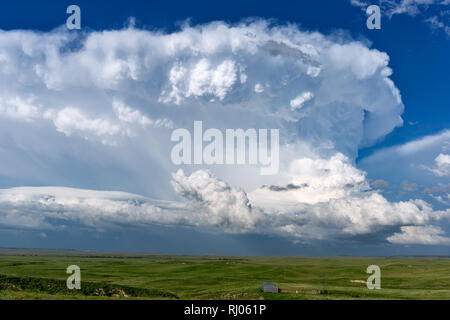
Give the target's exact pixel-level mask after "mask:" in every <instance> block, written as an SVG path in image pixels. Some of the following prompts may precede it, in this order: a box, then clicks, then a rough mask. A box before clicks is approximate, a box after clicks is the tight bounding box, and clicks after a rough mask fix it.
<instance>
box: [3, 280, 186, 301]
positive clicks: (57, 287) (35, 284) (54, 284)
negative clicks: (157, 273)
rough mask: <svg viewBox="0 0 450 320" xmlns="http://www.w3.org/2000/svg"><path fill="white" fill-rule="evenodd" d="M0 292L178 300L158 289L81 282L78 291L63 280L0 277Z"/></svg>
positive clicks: (171, 294)
mask: <svg viewBox="0 0 450 320" xmlns="http://www.w3.org/2000/svg"><path fill="white" fill-rule="evenodd" d="M0 290H13V291H34V292H40V293H48V294H53V295H54V294H69V295H70V294H79V295H84V296H100V297H125V298H127V297H142V298H164V299H179V298H178V296H176V295H175V294H173V293H171V292H167V291H162V290H158V289H147V288H135V287H129V286H122V285H112V284H107V283H101V282H86V281H82V282H81V289H80V290H69V289H67V285H66V281H65V280H56V279H47V278H31V277H11V276H6V275H0Z"/></svg>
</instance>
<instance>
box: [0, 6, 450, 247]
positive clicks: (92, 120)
mask: <svg viewBox="0 0 450 320" xmlns="http://www.w3.org/2000/svg"><path fill="white" fill-rule="evenodd" d="M447 2H448V1H445V0H436V1H433V0H418V1H405V0H401V1H400V0H399V1H394V2H392V1H389V2H388V1H384V0H377V1H374V2H373V3H375V4H378V5H380V7H381V10H382V22H381V30H369V29H367V28H366V19H367V16H366V15H365V12H364V9H365V8H366V7H367V5H368V3H365V2H364V1H350V0H348V1H347V0H345V1H344V0H342V1H325V0H323V1H277V2H276V3H274V2H273V1H245V2H243V1H227V2H222V3H214V4H212V3H211V2H209V1H189V2H173V1H164V2H161V3H157V2H143V1H133V0H130V1H114V2H112V3H109V2H106V1H105V2H103V1H77V2H76V3H75V2H71V1H58V2H57V3H55V1H40V2H39V3H37V2H35V1H15V2H8V3H4V4H2V5H1V10H0V21H1V23H0V29H2V30H3V31H2V34H1V39H0V70H1V75H0V77H1V78H0V83H2V86H3V89H2V90H0V125H1V128H2V129H1V130H0V188H3V189H2V190H1V193H0V230H1V232H0V246H5V247H45V248H48V247H49V248H76V249H88V250H120V251H157V252H168V253H218V254H220V253H226V254H255V255H257V254H299V255H301V254H306V255H329V254H350V255H352V254H354V255H371V254H373V255H390V254H448V252H449V251H448V249H449V245H450V225H449V217H450V209H449V204H450V179H449V176H450V155H449V153H450V134H449V131H448V130H450V115H449V112H447V108H448V103H449V101H450V90H448V87H449V86H448V83H449V81H448V80H449V74H450V73H449V72H450V61H449V59H448V56H449V53H450V33H449V27H448V26H450V11H449V10H450V5H449V4H448V3H447ZM70 4H77V5H79V6H80V8H81V12H82V20H81V24H82V28H81V30H80V31H73V30H72V31H67V30H65V26H64V24H65V20H66V18H67V16H68V15H67V14H66V13H65V10H66V8H67V6H68V5H70ZM243 34H245V36H242V35H243ZM269 45H270V48H271V49H270V50H271V52H272V53H270V54H268V52H269V51H268V50H269V49H267V48H268V46H269ZM286 48H288V49H286ZM289 50H291V51H289ZM295 50H297V51H295ZM294 51H295V52H296V53H295V54H300V56H304V55H305V54H306V55H308V56H309V58H310V59H312V60H315V62H314V63H315V64H314V63H313V64H311V63H310V62H308V61H310V60H305V61H300V62H299V61H296V60H295V59H293V58H292V56H289V52H291V53H290V54H291V55H292V52H294ZM274 52H275V53H274ZM318 65H319V66H320V67H319V69H320V70H319V73H318V74H315V72H316V71H314V70H315V69H314V68H316V67H317V66H318ZM297 68H298V69H297ZM391 71H392V74H391ZM205 77H206V78H205ZM386 79H388V80H386ZM205 81H206V82H205ZM280 83H283V85H280ZM304 93H309V94H310V95H311V97H313V98H311V100H310V101H306V102H305V103H302V104H300V107H299V108H298V110H297V109H296V108H294V107H292V105H293V104H292V103H293V101H294V100H295V99H296V98H298V97H300V96H301V95H302V94H304ZM289 103H290V106H291V107H289ZM194 120H202V121H203V122H204V123H205V125H206V126H208V127H213V128H219V129H223V130H224V129H226V128H241V127H242V128H275V127H276V128H279V129H280V137H281V146H280V160H281V166H280V172H279V174H277V175H275V176H267V177H264V176H260V175H259V174H258V173H257V172H259V171H258V170H257V168H256V169H255V168H253V167H247V166H245V167H239V166H223V165H222V166H221V165H215V166H205V165H200V166H195V165H186V166H181V167H179V166H175V165H173V163H171V161H170V147H171V142H170V139H169V138H170V133H171V132H172V131H173V130H174V129H176V128H188V129H189V128H191V127H192V125H193V121H194ZM179 169H181V170H182V171H178V170H179ZM289 185H293V186H295V188H291V189H290V188H289V187H288V186H289ZM268 186H269V187H268ZM270 186H272V187H273V188H271V187H270ZM301 186H303V187H301ZM274 187H277V188H274ZM280 188H284V189H282V190H284V191H279V190H281V189H280ZM89 190H96V191H97V192H95V191H89ZM276 190H278V191H276ZM112 191H117V192H116V193H115V192H112Z"/></svg>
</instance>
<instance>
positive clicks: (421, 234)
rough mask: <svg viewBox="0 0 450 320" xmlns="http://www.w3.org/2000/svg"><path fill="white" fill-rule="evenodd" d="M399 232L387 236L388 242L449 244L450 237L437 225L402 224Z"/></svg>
mask: <svg viewBox="0 0 450 320" xmlns="http://www.w3.org/2000/svg"><path fill="white" fill-rule="evenodd" d="M400 229H401V232H400V233H395V234H394V235H392V236H390V237H388V238H387V240H388V241H389V242H392V243H399V244H425V245H450V238H448V237H445V236H443V235H444V234H445V232H444V231H443V230H442V229H441V228H439V227H433V226H426V227H417V226H404V227H401V228H400Z"/></svg>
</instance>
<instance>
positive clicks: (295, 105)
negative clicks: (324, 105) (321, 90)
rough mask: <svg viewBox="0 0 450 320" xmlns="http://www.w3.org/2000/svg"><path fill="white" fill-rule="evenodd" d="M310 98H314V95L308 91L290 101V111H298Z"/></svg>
mask: <svg viewBox="0 0 450 320" xmlns="http://www.w3.org/2000/svg"><path fill="white" fill-rule="evenodd" d="M312 98H314V94H312V93H311V92H309V91H307V92H303V93H302V94H300V95H298V96H297V97H295V98H294V99H292V100H291V102H290V105H291V110H295V109H300V108H301V107H303V105H304V104H305V103H306V102H308V101H309V100H311V99H312Z"/></svg>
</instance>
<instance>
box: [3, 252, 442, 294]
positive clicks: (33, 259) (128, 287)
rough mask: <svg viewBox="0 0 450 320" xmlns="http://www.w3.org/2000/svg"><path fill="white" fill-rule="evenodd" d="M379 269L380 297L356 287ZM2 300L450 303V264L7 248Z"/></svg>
mask: <svg viewBox="0 0 450 320" xmlns="http://www.w3.org/2000/svg"><path fill="white" fill-rule="evenodd" d="M73 264H75V265H78V266H79V267H80V268H81V290H68V289H67V288H66V279H67V277H68V276H69V275H68V274H66V268H67V267H68V266H69V265H73ZM372 264H375V265H378V266H379V267H380V268H381V289H380V290H368V289H367V287H366V285H365V284H364V283H358V282H351V281H350V280H363V281H365V280H366V279H367V277H368V276H369V275H368V274H366V273H365V271H366V268H367V266H369V265H372ZM324 274H326V279H325V278H324ZM265 281H272V282H274V283H276V284H277V285H278V286H279V288H281V289H282V291H283V290H284V291H285V292H281V293H263V292H262V290H261V285H262V283H263V282H265ZM325 288H326V290H327V293H326V294H325V293H324V289H325ZM296 291H297V292H298V293H296ZM0 299H232V300H238V299H260V300H261V299H450V258H397V257H393V258H384V257H375V258H350V257H329V258H327V257H321V258H312V257H225V256H172V255H150V254H109V253H89V252H88V253H86V252H78V251H54V250H47V251H46V250H8V249H1V250H0Z"/></svg>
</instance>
